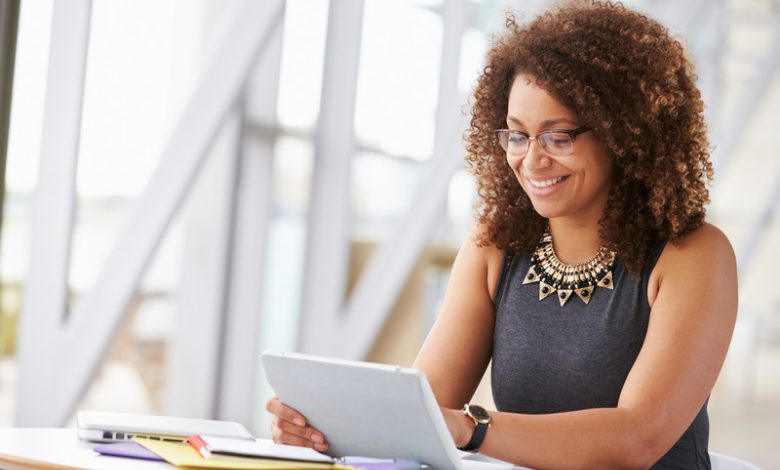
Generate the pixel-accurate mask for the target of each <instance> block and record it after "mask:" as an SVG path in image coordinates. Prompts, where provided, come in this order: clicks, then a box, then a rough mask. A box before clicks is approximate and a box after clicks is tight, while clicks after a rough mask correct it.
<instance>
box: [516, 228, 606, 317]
mask: <svg viewBox="0 0 780 470" xmlns="http://www.w3.org/2000/svg"><path fill="white" fill-rule="evenodd" d="M615 258H616V253H615V252H614V251H613V250H610V249H608V248H607V247H606V246H603V245H602V246H601V247H600V248H599V251H598V253H596V254H595V255H594V256H593V257H591V258H590V259H588V260H586V261H583V262H582V263H578V264H574V265H572V264H565V263H564V262H562V261H561V260H559V259H558V256H556V254H555V250H554V249H553V243H552V236H550V233H549V229H548V230H545V231H544V235H542V238H541V240H539V243H538V244H537V245H536V248H535V249H534V254H533V256H531V267H530V268H529V269H528V274H526V275H525V278H524V279H523V284H534V283H537V282H538V283H539V300H540V301H541V300H544V299H546V298H547V297H549V296H551V295H552V294H556V293H557V294H556V296H557V297H558V302H560V304H561V307H563V306H564V305H566V302H568V301H569V299H570V298H572V297H573V296H574V295H576V296H577V297H579V298H580V300H582V301H583V302H585V304H588V303H589V302H590V299H591V298H592V297H593V292H594V291H595V290H596V287H602V288H604V289H612V288H613V280H612V267H613V266H614V264H615Z"/></svg>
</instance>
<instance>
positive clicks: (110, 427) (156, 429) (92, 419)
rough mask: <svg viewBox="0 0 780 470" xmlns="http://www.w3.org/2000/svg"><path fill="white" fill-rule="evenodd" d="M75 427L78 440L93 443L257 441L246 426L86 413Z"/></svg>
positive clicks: (95, 412)
mask: <svg viewBox="0 0 780 470" xmlns="http://www.w3.org/2000/svg"><path fill="white" fill-rule="evenodd" d="M76 423H77V426H78V436H79V438H80V439H83V440H86V441H91V442H117V441H126V440H130V439H132V438H133V437H147V438H151V439H157V440H163V441H176V442H183V441H186V440H187V438H188V437H190V436H192V435H193V434H210V435H213V436H220V437H232V438H237V439H251V440H253V441H254V437H252V434H250V433H249V431H247V430H246V428H245V427H244V426H242V425H241V424H239V423H234V422H231V421H214V420H209V419H194V418H175V417H169V416H154V415H141V414H133V413H113V412H108V411H87V410H85V411H79V412H78V415H77V416H76Z"/></svg>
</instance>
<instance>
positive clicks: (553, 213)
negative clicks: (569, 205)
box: [531, 199, 563, 220]
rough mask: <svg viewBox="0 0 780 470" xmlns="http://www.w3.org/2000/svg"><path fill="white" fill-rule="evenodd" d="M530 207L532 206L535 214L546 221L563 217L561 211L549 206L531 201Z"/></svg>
mask: <svg viewBox="0 0 780 470" xmlns="http://www.w3.org/2000/svg"><path fill="white" fill-rule="evenodd" d="M531 205H533V206H534V210H535V211H536V213H537V214H539V215H540V216H542V217H544V218H545V219H548V220H549V219H554V218H556V217H560V216H561V215H563V211H561V210H560V208H558V207H552V205H551V204H539V203H537V202H535V201H534V200H533V199H531Z"/></svg>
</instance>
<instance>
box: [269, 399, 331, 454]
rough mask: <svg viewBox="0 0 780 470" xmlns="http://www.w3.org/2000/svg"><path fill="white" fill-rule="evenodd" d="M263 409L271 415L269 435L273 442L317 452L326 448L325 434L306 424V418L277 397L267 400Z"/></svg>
mask: <svg viewBox="0 0 780 470" xmlns="http://www.w3.org/2000/svg"><path fill="white" fill-rule="evenodd" d="M265 409H266V410H268V412H269V413H271V415H273V420H272V421H271V436H272V437H273V440H274V442H275V443H277V444H288V445H293V446H301V447H311V448H312V449H314V450H316V451H319V452H325V451H326V450H327V449H328V443H327V442H326V441H325V436H323V435H322V433H321V432H319V431H318V430H316V429H314V428H313V427H311V426H307V425H306V418H304V417H303V415H302V414H300V413H298V412H297V411H295V410H294V409H292V408H290V407H289V406H287V405H285V404H284V403H282V401H281V400H279V397H273V398H271V399H270V400H268V402H267V403H266V404H265Z"/></svg>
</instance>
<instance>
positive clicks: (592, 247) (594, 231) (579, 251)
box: [549, 219, 604, 264]
mask: <svg viewBox="0 0 780 470" xmlns="http://www.w3.org/2000/svg"><path fill="white" fill-rule="evenodd" d="M549 223H550V235H551V236H552V238H553V248H554V249H555V255H556V256H557V257H558V259H559V260H561V261H562V262H563V263H566V264H577V263H581V262H583V261H585V260H587V259H589V258H590V257H592V256H593V255H595V254H596V253H597V252H598V251H599V248H600V247H601V245H602V244H603V243H604V241H603V240H602V239H601V237H600V236H599V230H600V226H599V223H598V220H591V221H587V222H582V221H572V220H567V219H550V221H549Z"/></svg>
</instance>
